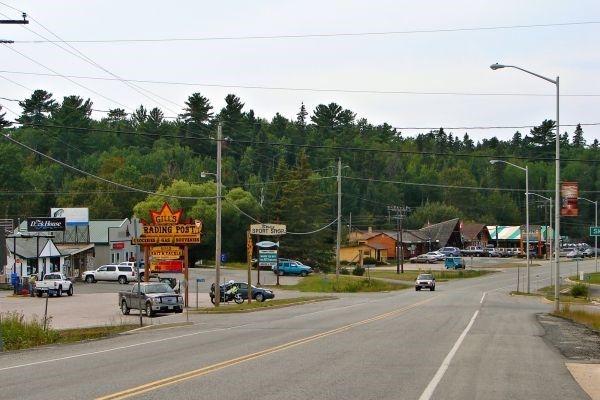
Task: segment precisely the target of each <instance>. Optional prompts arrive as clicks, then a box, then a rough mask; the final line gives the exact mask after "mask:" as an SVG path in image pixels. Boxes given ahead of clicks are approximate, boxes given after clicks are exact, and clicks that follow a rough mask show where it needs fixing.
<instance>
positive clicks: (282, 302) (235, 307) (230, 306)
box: [189, 296, 335, 314]
mask: <svg viewBox="0 0 600 400" xmlns="http://www.w3.org/2000/svg"><path fill="white" fill-rule="evenodd" d="M332 299H335V297H333V296H310V297H294V298H289V299H277V300H267V301H264V302H259V301H252V303H250V304H248V303H242V304H235V303H233V302H231V303H225V304H223V303H221V306H219V307H208V308H199V309H197V310H192V309H190V310H189V313H190V314H222V313H232V312H250V311H257V310H264V309H267V308H278V307H287V306H291V305H295V304H303V303H309V302H315V301H324V300H332Z"/></svg>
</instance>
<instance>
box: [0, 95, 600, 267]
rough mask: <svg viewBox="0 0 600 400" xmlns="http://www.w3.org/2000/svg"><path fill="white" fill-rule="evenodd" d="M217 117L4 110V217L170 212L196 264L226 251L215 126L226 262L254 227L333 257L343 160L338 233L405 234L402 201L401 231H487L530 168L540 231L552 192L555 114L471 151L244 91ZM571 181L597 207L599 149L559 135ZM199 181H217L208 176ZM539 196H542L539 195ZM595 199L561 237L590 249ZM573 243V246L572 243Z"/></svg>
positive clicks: (503, 216) (289, 250)
mask: <svg viewBox="0 0 600 400" xmlns="http://www.w3.org/2000/svg"><path fill="white" fill-rule="evenodd" d="M225 104H226V105H225V107H223V108H222V109H221V110H215V109H214V108H213V106H212V105H211V102H210V100H209V99H207V98H206V97H204V96H202V95H201V94H200V93H193V94H192V95H190V96H189V97H188V99H187V101H186V102H185V107H184V108H183V109H182V110H181V113H180V114H179V115H178V116H177V118H165V115H164V113H163V111H161V110H160V109H159V108H152V109H147V108H145V107H144V106H143V105H140V106H139V108H138V109H136V110H135V112H133V113H126V112H125V110H123V109H118V108H117V109H112V110H109V111H108V112H105V113H103V114H102V115H104V117H103V118H101V119H94V118H92V113H93V111H94V110H93V103H92V101H91V100H90V99H84V98H82V97H79V96H77V95H72V96H67V97H64V98H63V99H62V100H60V99H55V98H54V97H53V95H52V93H49V92H46V91H44V90H36V91H35V92H34V93H33V94H32V96H31V97H30V98H28V99H24V100H22V101H20V102H19V105H20V106H21V108H22V110H23V111H22V114H21V115H20V116H19V117H18V118H16V121H9V120H8V119H7V117H6V113H5V112H2V110H1V109H0V130H1V131H2V135H3V140H2V141H0V156H1V158H2V160H3V161H2V163H3V167H2V168H1V169H0V174H2V176H1V179H0V185H1V188H0V194H1V196H0V205H1V208H0V210H1V212H2V214H3V217H2V218H6V219H13V220H15V222H16V221H19V220H23V219H25V218H27V217H34V216H48V213H49V210H50V208H51V207H62V208H64V207H88V208H89V215H90V219H124V218H131V217H133V216H136V217H140V218H145V219H148V218H149V210H150V209H153V210H159V209H160V207H161V206H162V204H163V203H164V202H168V203H169V204H170V205H171V208H172V209H173V210H175V209H179V208H183V209H184V218H194V219H195V218H198V219H201V220H202V221H203V223H204V233H205V234H204V236H203V239H202V242H203V243H202V244H201V245H199V246H193V247H197V249H194V250H193V251H194V252H195V254H194V258H208V259H210V258H212V257H214V239H215V235H214V226H215V225H214V224H215V214H216V211H215V203H216V202H215V196H216V183H215V175H214V174H215V173H216V167H217V160H216V152H217V126H218V124H221V126H222V135H223V136H222V137H223V139H222V141H221V143H222V182H223V187H222V195H223V202H222V227H223V245H222V248H223V252H224V253H227V254H228V258H229V259H232V260H244V259H245V257H246V231H247V230H248V229H249V225H250V224H253V223H258V222H264V223H281V224H286V225H287V231H288V234H287V235H285V236H284V237H281V238H279V240H280V241H281V244H282V255H283V256H287V257H302V259H310V260H315V261H321V262H327V261H329V260H330V259H331V257H332V255H333V253H334V248H335V243H336V229H337V223H336V218H337V211H338V206H337V202H338V160H339V161H340V163H341V169H340V171H341V174H340V182H341V213H342V218H341V221H342V223H341V224H342V230H343V231H342V238H343V237H345V234H346V233H347V232H348V230H349V229H367V227H369V226H372V227H374V228H377V229H390V230H395V229H396V224H397V221H396V220H395V219H394V218H393V215H390V212H389V211H388V210H389V209H390V207H394V206H396V207H409V208H410V212H409V213H408V215H407V217H406V218H405V219H404V221H403V227H404V228H407V229H416V228H420V227H422V226H423V225H424V224H427V223H436V222H441V221H444V220H448V219H451V218H460V219H461V220H462V221H464V222H467V223H470V222H475V223H482V224H486V225H520V224H522V223H524V220H525V174H524V172H523V171H522V170H520V169H518V168H514V167H511V166H510V165H509V164H506V163H496V164H491V163H490V160H492V159H498V160H504V161H507V162H510V163H513V164H515V165H519V166H522V167H524V166H527V168H528V171H529V190H530V192H532V193H536V194H537V195H539V196H535V195H533V196H531V197H530V224H541V225H545V224H547V222H548V219H549V209H548V205H549V204H548V202H547V201H546V200H544V199H543V198H542V197H547V198H553V197H554V181H555V178H554V177H555V138H556V137H555V134H556V129H555V128H556V126H555V121H553V120H544V121H540V123H539V125H538V126H535V127H532V128H527V129H526V130H524V131H523V132H521V131H518V130H517V131H515V132H514V134H513V135H512V138H511V139H510V140H506V141H504V140H499V139H497V138H496V137H495V136H493V131H490V137H489V138H486V139H484V140H482V141H479V142H477V143H475V142H474V141H473V140H472V139H471V138H470V137H469V135H468V134H467V133H464V132H450V131H447V130H445V129H444V128H443V127H440V128H439V129H435V130H431V131H428V132H421V133H418V134H413V135H411V136H410V137H409V136H406V135H404V134H403V132H400V131H398V130H397V129H394V128H393V127H392V126H390V125H387V124H382V125H372V124H370V123H369V121H367V120H366V119H357V118H356V113H355V111H353V110H348V109H345V108H344V107H343V106H342V105H338V104H335V103H330V104H320V105H318V106H317V107H315V109H314V110H307V109H306V107H305V106H304V105H303V104H299V105H298V112H297V114H296V115H295V116H292V118H289V117H285V116H283V115H280V114H276V115H275V116H274V117H273V118H272V119H271V120H266V119H264V118H261V117H260V116H257V115H255V113H254V112H253V111H252V109H251V108H249V107H248V106H247V105H246V104H244V102H243V100H242V99H240V98H239V97H237V96H236V95H234V94H230V95H228V96H227V97H226V98H225ZM561 131H562V133H560V143H561V181H574V182H578V183H579V196H580V197H585V198H587V199H590V200H592V201H596V200H597V193H598V190H599V189H600V171H599V169H598V161H599V160H600V152H599V149H598V147H599V144H598V140H594V141H591V142H588V141H586V139H585V134H584V132H583V129H582V127H581V126H580V125H578V126H574V127H567V129H564V128H563V127H562V126H561ZM203 172H206V173H204V174H203ZM540 196H542V197H540ZM594 211H595V210H594V205H593V204H589V203H587V202H580V203H579V216H578V217H572V218H563V219H562V221H561V234H562V236H563V237H565V240H572V241H587V242H589V243H591V242H590V238H589V237H588V234H589V226H590V225H593V221H594ZM567 238H568V239H567Z"/></svg>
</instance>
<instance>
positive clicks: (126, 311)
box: [121, 300, 129, 315]
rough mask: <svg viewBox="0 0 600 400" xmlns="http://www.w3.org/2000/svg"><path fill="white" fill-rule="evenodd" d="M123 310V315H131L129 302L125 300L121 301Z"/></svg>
mask: <svg viewBox="0 0 600 400" xmlns="http://www.w3.org/2000/svg"><path fill="white" fill-rule="evenodd" d="M121 312H122V313H123V315H129V307H127V302H126V301H125V300H123V301H122V302H121Z"/></svg>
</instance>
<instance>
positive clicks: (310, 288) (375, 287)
mask: <svg viewBox="0 0 600 400" xmlns="http://www.w3.org/2000/svg"><path fill="white" fill-rule="evenodd" d="M411 286H412V284H411V285H405V284H402V283H395V282H385V281H382V280H378V279H368V278H366V277H364V276H352V275H340V278H339V279H336V278H335V275H333V276H332V275H327V276H326V277H325V278H323V275H311V276H307V277H306V278H304V279H302V280H301V281H300V282H298V283H297V284H296V285H290V286H286V287H285V289H291V290H298V291H300V292H311V293H359V292H388V291H391V290H402V289H406V288H408V287H411Z"/></svg>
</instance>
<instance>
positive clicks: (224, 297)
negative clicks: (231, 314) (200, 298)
mask: <svg viewBox="0 0 600 400" xmlns="http://www.w3.org/2000/svg"><path fill="white" fill-rule="evenodd" d="M229 289H230V287H229V286H223V285H221V286H220V287H219V297H220V299H221V300H220V302H221V303H227V302H230V301H235V303H236V304H242V303H243V302H244V298H243V297H242V295H241V294H240V292H239V291H237V292H235V293H229ZM210 302H211V303H213V304H215V287H214V284H213V285H212V286H211V288H210Z"/></svg>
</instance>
